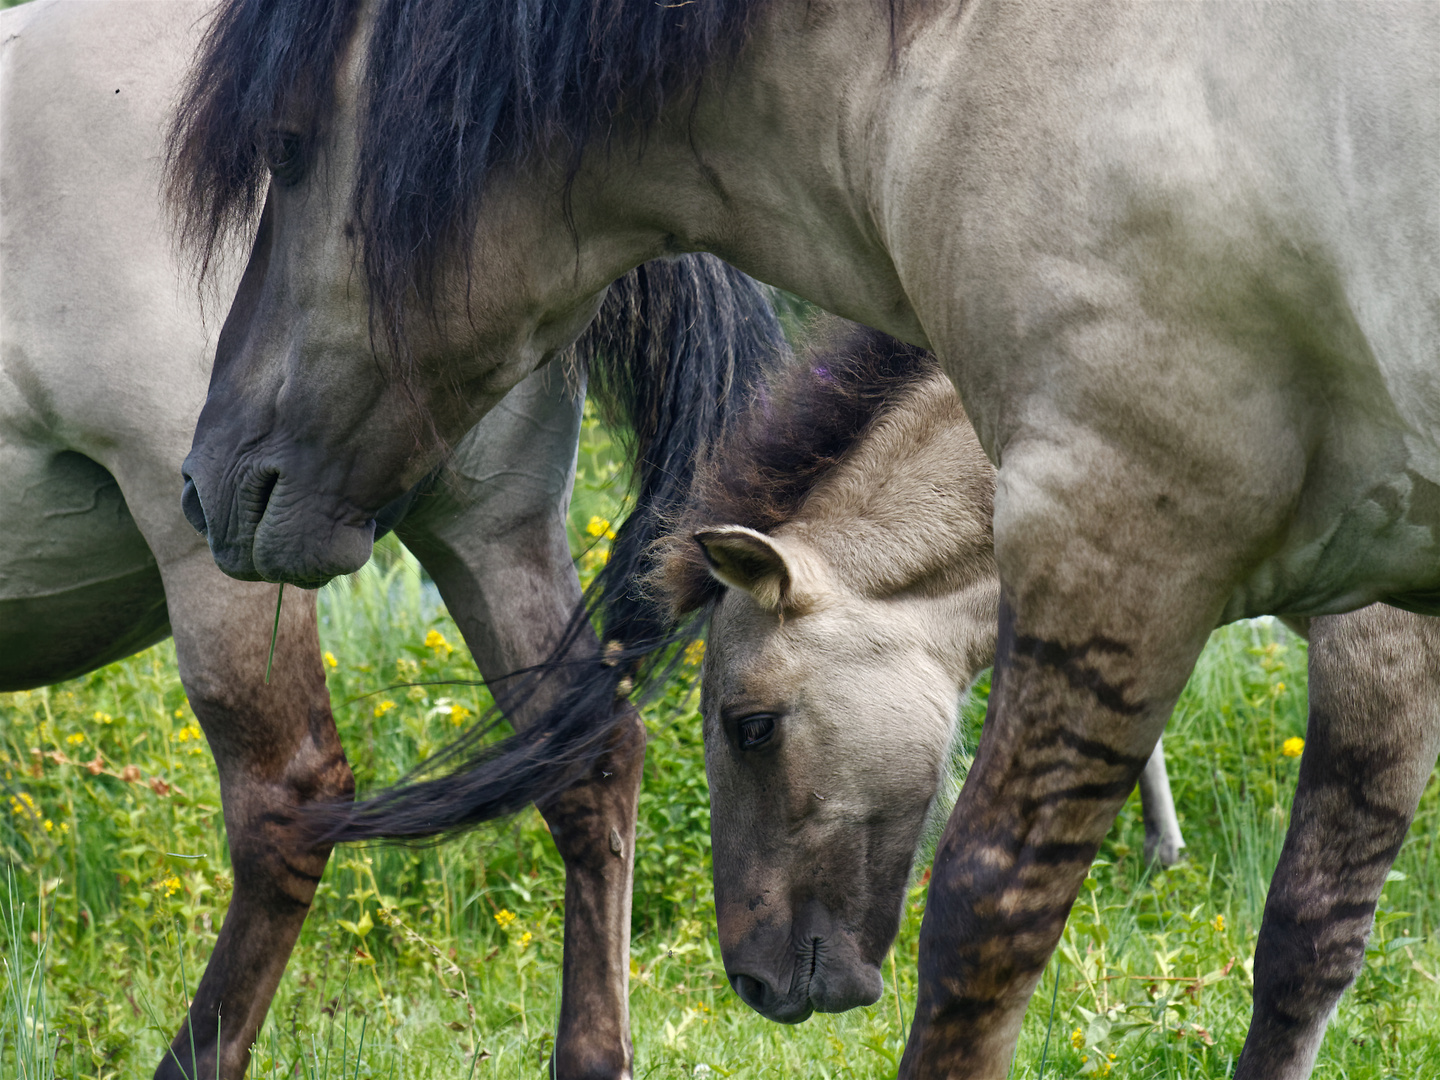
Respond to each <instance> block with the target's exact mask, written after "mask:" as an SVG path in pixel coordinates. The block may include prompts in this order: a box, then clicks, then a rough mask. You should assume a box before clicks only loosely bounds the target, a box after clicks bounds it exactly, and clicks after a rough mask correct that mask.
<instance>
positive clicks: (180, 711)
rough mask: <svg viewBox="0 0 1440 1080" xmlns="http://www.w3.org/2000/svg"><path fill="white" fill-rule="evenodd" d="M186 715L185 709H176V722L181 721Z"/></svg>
mask: <svg viewBox="0 0 1440 1080" xmlns="http://www.w3.org/2000/svg"><path fill="white" fill-rule="evenodd" d="M184 715H185V710H184V709H176V710H175V719H176V720H179V719H180V718H181V717H182V716H184Z"/></svg>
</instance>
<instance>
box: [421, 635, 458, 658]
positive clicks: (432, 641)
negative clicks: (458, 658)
mask: <svg viewBox="0 0 1440 1080" xmlns="http://www.w3.org/2000/svg"><path fill="white" fill-rule="evenodd" d="M425 647H426V648H427V649H434V650H436V651H437V652H438V651H439V650H441V649H444V650H445V655H446V656H449V655H450V654H451V653H452V652H454V651H455V646H454V645H451V644H450V642H448V641H446V640H445V635H444V634H442V633H441V632H440V631H439V630H431V631H430V632H429V633H428V634H426V635H425Z"/></svg>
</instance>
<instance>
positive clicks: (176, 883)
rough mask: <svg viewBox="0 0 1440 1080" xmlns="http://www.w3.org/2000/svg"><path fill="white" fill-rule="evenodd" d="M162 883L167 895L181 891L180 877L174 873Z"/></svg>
mask: <svg viewBox="0 0 1440 1080" xmlns="http://www.w3.org/2000/svg"><path fill="white" fill-rule="evenodd" d="M160 884H161V885H162V886H163V887H164V889H165V895H166V896H174V895H175V894H176V893H177V892H179V891H180V879H179V878H178V877H176V876H175V875H174V874H171V875H170V876H169V877H167V878H166V879H165V880H164V881H162V882H161V883H160Z"/></svg>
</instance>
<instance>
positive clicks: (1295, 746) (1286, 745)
mask: <svg viewBox="0 0 1440 1080" xmlns="http://www.w3.org/2000/svg"><path fill="white" fill-rule="evenodd" d="M1304 752H1305V740H1304V739H1286V740H1285V741H1284V742H1283V743H1282V744H1281V745H1280V753H1282V754H1284V755H1285V756H1286V757H1299V756H1300V755H1301V754H1303V753H1304Z"/></svg>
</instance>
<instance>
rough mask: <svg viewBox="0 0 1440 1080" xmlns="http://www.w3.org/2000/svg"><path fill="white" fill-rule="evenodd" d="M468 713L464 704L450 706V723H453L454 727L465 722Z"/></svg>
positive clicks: (468, 715)
mask: <svg viewBox="0 0 1440 1080" xmlns="http://www.w3.org/2000/svg"><path fill="white" fill-rule="evenodd" d="M470 715H471V713H470V710H469V709H467V708H466V707H465V706H464V705H451V706H450V723H452V724H454V725H455V726H456V727H459V726H460V725H461V724H463V723H465V721H466V720H468V719H470Z"/></svg>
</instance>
